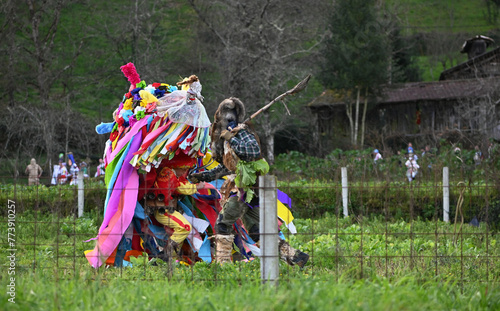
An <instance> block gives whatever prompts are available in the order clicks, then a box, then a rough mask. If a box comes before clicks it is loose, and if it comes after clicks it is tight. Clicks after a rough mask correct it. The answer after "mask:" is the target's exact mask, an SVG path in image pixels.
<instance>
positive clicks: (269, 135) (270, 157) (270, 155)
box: [261, 111, 274, 164]
mask: <svg viewBox="0 0 500 311" xmlns="http://www.w3.org/2000/svg"><path fill="white" fill-rule="evenodd" d="M262 117H263V122H262V129H263V130H264V133H263V134H264V135H263V136H264V137H263V138H264V139H263V140H262V139H261V145H262V144H264V146H265V147H266V148H265V150H266V154H265V158H266V160H267V162H268V163H269V164H273V163H274V131H273V128H272V126H271V123H270V121H269V112H268V111H265V112H264V113H263V114H262Z"/></svg>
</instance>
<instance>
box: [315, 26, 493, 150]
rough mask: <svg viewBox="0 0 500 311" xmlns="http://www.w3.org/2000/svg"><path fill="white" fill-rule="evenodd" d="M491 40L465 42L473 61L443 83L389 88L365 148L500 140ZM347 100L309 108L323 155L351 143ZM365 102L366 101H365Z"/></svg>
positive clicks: (334, 98)
mask: <svg viewBox="0 0 500 311" xmlns="http://www.w3.org/2000/svg"><path fill="white" fill-rule="evenodd" d="M492 41H493V40H491V39H490V38H488V37H485V36H476V37H474V38H472V39H469V40H467V41H466V42H465V43H464V45H463V47H462V50H461V52H463V53H468V55H469V59H468V60H467V61H466V62H464V63H462V64H459V65H457V66H455V67H452V68H450V69H448V70H445V71H443V72H442V73H441V75H440V78H439V81H433V82H414V83H404V84H398V85H388V86H386V87H384V88H383V89H382V92H381V93H382V95H381V96H380V97H379V98H377V99H376V100H371V101H370V108H369V113H368V114H367V119H366V128H367V130H366V132H365V137H366V138H365V143H366V144H368V145H370V144H371V141H370V140H372V141H373V142H377V145H380V139H382V140H383V142H384V144H385V145H386V146H394V147H396V148H397V146H403V145H404V142H405V141H407V140H412V141H414V142H415V141H418V140H419V139H422V140H426V141H431V140H437V139H439V138H451V137H454V136H464V135H465V136H467V135H474V137H476V139H477V134H481V135H484V136H485V137H487V138H489V137H493V138H495V139H497V140H500V105H499V103H500V48H496V49H494V50H491V51H489V52H486V47H487V46H489V45H490V44H491V43H492ZM346 98H347V96H345V95H342V94H339V93H337V92H335V91H333V90H326V91H324V92H323V93H322V94H321V95H320V96H318V97H317V98H316V99H314V100H313V101H312V102H310V103H309V104H308V107H309V109H310V110H311V111H312V112H313V113H314V115H315V116H316V124H317V134H318V135H317V136H316V137H317V140H318V141H317V143H318V145H319V146H320V149H321V150H322V151H321V152H329V151H330V150H331V149H332V148H335V147H338V146H345V145H347V144H348V142H349V138H350V135H349V130H350V127H349V122H348V119H347V116H346V111H345V109H346V105H345V100H346ZM362 102H363V101H362Z"/></svg>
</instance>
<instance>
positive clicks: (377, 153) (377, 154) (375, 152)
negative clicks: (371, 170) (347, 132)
mask: <svg viewBox="0 0 500 311" xmlns="http://www.w3.org/2000/svg"><path fill="white" fill-rule="evenodd" d="M373 154H374V158H373V162H375V163H377V161H378V160H381V159H382V155H381V154H380V152H379V151H378V149H375V150H373Z"/></svg>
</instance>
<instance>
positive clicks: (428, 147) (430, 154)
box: [422, 145, 434, 172]
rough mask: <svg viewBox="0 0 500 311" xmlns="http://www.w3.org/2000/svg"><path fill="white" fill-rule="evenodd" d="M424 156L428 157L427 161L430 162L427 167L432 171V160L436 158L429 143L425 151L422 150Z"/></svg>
mask: <svg viewBox="0 0 500 311" xmlns="http://www.w3.org/2000/svg"><path fill="white" fill-rule="evenodd" d="M424 157H425V158H426V159H427V163H428V165H427V169H428V170H429V172H430V171H431V169H432V161H433V158H434V154H433V152H432V150H431V146H429V145H426V146H425V149H424V152H422V158H424Z"/></svg>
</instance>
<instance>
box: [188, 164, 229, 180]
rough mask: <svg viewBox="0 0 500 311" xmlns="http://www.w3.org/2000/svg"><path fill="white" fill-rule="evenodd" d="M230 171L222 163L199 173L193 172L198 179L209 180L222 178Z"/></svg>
mask: <svg viewBox="0 0 500 311" xmlns="http://www.w3.org/2000/svg"><path fill="white" fill-rule="evenodd" d="M231 173H232V172H231V171H230V170H228V169H227V168H226V167H225V166H224V165H222V164H219V165H217V166H216V167H214V168H213V169H211V170H208V171H204V172H201V173H196V174H193V175H194V176H195V177H196V178H197V179H198V180H199V181H206V182H210V181H213V180H216V179H219V178H222V177H224V176H226V175H229V174H231Z"/></svg>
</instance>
